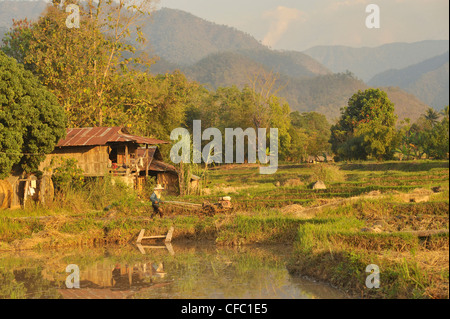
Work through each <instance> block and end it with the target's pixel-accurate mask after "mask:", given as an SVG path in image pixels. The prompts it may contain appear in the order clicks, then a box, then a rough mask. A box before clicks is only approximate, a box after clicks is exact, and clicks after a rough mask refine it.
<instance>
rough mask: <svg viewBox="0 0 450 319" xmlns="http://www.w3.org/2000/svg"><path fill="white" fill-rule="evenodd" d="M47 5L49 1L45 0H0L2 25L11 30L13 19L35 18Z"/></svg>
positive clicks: (0, 20)
mask: <svg viewBox="0 0 450 319" xmlns="http://www.w3.org/2000/svg"><path fill="white" fill-rule="evenodd" d="M46 6H47V3H46V2H44V1H0V27H6V28H7V29H8V30H9V28H10V27H11V26H12V20H13V19H16V20H19V19H25V18H28V19H29V20H30V19H31V20H34V19H36V18H37V17H39V15H40V14H41V12H42V11H44V9H45V8H46ZM0 32H1V30H0Z"/></svg>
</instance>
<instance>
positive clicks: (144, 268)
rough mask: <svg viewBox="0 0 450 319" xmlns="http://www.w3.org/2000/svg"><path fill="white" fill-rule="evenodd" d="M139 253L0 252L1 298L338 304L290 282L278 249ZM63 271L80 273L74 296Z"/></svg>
mask: <svg viewBox="0 0 450 319" xmlns="http://www.w3.org/2000/svg"><path fill="white" fill-rule="evenodd" d="M174 246H175V245H174ZM147 248H148V247H147ZM144 251H145V254H143V253H142V251H140V250H138V249H136V247H132V246H126V247H107V248H101V249H89V250H86V249H84V250H83V249H76V250H71V251H61V250H58V251H51V252H45V251H44V252H32V251H30V252H21V253H15V254H6V253H0V298H65V299H79V298H83V299H94V298H95V299H118V298H151V299H158V298H188V299H196V298H250V299H252V298H269V299H270V298H282V299H287V298H294V299H304V298H345V295H344V294H342V293H341V292H339V291H337V290H335V289H333V288H331V287H328V286H326V285H321V284H317V283H313V282H311V281H307V280H304V279H301V278H298V277H293V276H291V275H289V273H288V272H287V270H286V266H285V265H286V262H287V258H289V253H290V252H289V251H288V250H286V249H281V247H272V248H270V247H265V248H255V247H252V248H243V249H228V248H217V247H215V246H192V245H189V246H187V245H176V246H175V247H173V248H172V247H171V250H169V249H145V250H144ZM68 264H76V265H78V266H79V268H80V289H67V288H66V287H65V280H66V277H67V275H68V274H67V273H65V268H66V266H67V265H68Z"/></svg>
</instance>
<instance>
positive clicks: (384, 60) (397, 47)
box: [304, 40, 449, 81]
mask: <svg viewBox="0 0 450 319" xmlns="http://www.w3.org/2000/svg"><path fill="white" fill-rule="evenodd" d="M448 50H449V41H448V40H430V41H421V42H415V43H391V44H385V45H382V46H379V47H375V48H368V47H364V48H351V47H345V46H317V47H313V48H311V49H308V50H306V51H304V53H306V54H308V55H310V56H311V57H313V58H314V59H316V60H317V61H319V62H320V63H322V64H323V65H325V66H326V67H327V68H329V69H330V70H331V71H333V72H344V71H346V70H350V71H351V72H352V73H354V74H356V76H358V77H359V78H361V79H363V80H364V81H369V80H370V79H371V78H372V77H374V76H375V75H376V74H379V73H381V72H384V71H387V70H389V69H402V68H405V67H407V66H410V65H413V64H416V63H419V62H422V61H424V60H426V59H429V58H432V57H434V56H437V55H440V54H443V53H445V52H447V51H448Z"/></svg>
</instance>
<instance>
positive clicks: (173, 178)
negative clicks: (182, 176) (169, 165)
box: [156, 172, 179, 195]
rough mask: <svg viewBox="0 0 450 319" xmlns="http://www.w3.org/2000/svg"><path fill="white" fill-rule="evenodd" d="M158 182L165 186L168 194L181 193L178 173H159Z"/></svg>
mask: <svg viewBox="0 0 450 319" xmlns="http://www.w3.org/2000/svg"><path fill="white" fill-rule="evenodd" d="M156 182H157V183H158V184H161V186H162V187H164V189H165V192H166V194H171V195H179V185H178V175H177V174H174V173H170V172H164V173H158V175H157V179H156Z"/></svg>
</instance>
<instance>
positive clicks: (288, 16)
mask: <svg viewBox="0 0 450 319" xmlns="http://www.w3.org/2000/svg"><path fill="white" fill-rule="evenodd" d="M302 17H303V18H304V17H305V14H304V13H303V12H302V11H300V10H298V9H295V8H287V7H283V6H279V7H277V8H276V9H275V10H271V11H266V12H264V13H263V18H265V19H269V20H271V23H270V27H269V32H267V34H266V35H265V37H264V39H263V41H262V43H263V44H264V45H267V46H274V45H275V44H277V42H278V41H279V40H280V39H281V37H282V36H283V34H284V33H285V32H286V31H287V30H288V27H289V24H290V23H291V22H292V21H295V20H298V19H300V18H302Z"/></svg>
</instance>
